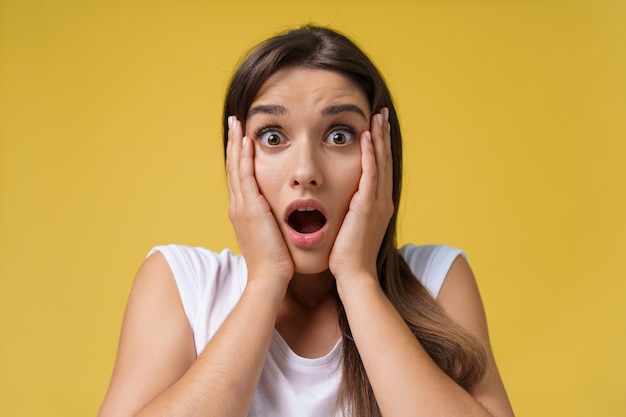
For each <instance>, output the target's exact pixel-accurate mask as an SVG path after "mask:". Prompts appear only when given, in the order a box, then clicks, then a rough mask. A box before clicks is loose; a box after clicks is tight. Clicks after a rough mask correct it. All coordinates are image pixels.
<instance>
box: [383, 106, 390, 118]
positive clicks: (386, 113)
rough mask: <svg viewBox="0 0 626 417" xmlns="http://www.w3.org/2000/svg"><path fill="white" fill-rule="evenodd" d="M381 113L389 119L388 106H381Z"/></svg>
mask: <svg viewBox="0 0 626 417" xmlns="http://www.w3.org/2000/svg"><path fill="white" fill-rule="evenodd" d="M383 114H384V115H385V120H387V121H389V107H383Z"/></svg>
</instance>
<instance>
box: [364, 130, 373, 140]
mask: <svg viewBox="0 0 626 417" xmlns="http://www.w3.org/2000/svg"><path fill="white" fill-rule="evenodd" d="M365 139H367V140H368V141H370V142H371V141H372V132H370V131H369V130H366V131H365Z"/></svg>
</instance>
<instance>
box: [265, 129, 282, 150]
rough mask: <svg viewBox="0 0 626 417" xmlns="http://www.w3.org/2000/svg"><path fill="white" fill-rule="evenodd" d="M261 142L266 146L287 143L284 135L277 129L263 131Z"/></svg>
mask: <svg viewBox="0 0 626 417" xmlns="http://www.w3.org/2000/svg"><path fill="white" fill-rule="evenodd" d="M259 139H260V140H261V142H262V143H263V145H265V146H270V147H271V146H278V145H282V144H283V143H285V139H284V138H283V136H282V135H281V134H280V133H279V132H277V131H276V130H266V131H265V132H261V135H260V138H259Z"/></svg>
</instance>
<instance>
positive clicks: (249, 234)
mask: <svg viewBox="0 0 626 417" xmlns="http://www.w3.org/2000/svg"><path fill="white" fill-rule="evenodd" d="M228 127H229V129H228V144H227V145H226V173H227V176H228V192H229V197H230V205H229V208H228V215H229V217H230V221H231V223H232V224H233V227H234V229H235V234H236V235H237V241H238V242H239V246H240V248H241V251H242V253H243V256H244V258H245V260H246V266H247V268H248V282H251V280H254V279H258V278H261V279H265V280H271V279H274V280H277V283H280V284H283V285H284V288H283V290H284V289H286V288H287V284H288V283H289V281H290V280H291V277H292V276H293V274H294V265H293V260H292V259H291V255H290V254H289V250H288V249H287V245H286V244H285V240H284V238H283V236H282V234H281V233H280V229H279V228H278V224H277V223H276V219H275V218H274V215H273V214H272V211H271V209H270V206H269V204H268V203H267V201H266V200H265V197H263V196H262V195H261V193H260V192H259V187H258V184H257V182H256V178H255V176H254V144H253V143H252V142H251V140H250V139H249V138H247V137H244V136H243V129H242V125H241V122H240V121H239V120H237V118H236V117H235V116H230V117H229V118H228ZM263 277H265V278H263ZM266 282H268V281H266Z"/></svg>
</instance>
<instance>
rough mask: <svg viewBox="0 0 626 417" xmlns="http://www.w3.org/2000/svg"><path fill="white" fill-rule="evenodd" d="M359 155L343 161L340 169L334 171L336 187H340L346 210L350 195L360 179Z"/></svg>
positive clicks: (354, 190)
mask: <svg viewBox="0 0 626 417" xmlns="http://www.w3.org/2000/svg"><path fill="white" fill-rule="evenodd" d="M361 172H362V168H361V156H360V154H359V156H358V158H356V157H355V158H351V160H350V161H345V163H343V164H341V169H337V170H336V171H335V172H334V176H335V178H336V183H337V184H338V185H340V186H339V187H338V189H341V196H343V199H345V200H347V201H346V202H345V205H346V210H347V208H348V205H349V203H350V200H351V199H352V196H353V195H354V193H355V192H356V191H357V189H358V188H359V181H360V180H361Z"/></svg>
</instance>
